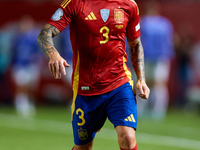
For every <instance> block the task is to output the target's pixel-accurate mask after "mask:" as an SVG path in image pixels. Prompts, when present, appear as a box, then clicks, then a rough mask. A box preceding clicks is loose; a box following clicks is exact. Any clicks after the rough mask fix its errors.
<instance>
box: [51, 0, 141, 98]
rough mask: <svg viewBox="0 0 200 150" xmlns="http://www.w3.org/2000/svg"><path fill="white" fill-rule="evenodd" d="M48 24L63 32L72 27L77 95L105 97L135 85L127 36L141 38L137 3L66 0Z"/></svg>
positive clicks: (107, 0) (128, 1)
mask: <svg viewBox="0 0 200 150" xmlns="http://www.w3.org/2000/svg"><path fill="white" fill-rule="evenodd" d="M48 23H49V24H51V25H53V26H55V27H56V28H58V29H59V30H60V31H62V30H63V29H64V28H65V27H66V26H67V25H68V24H69V25H70V39H71V44H72V49H73V75H72V81H73V82H72V83H73V90H76V91H77V93H78V94H80V95H86V96H90V95H98V94H103V93H106V92H109V91H111V90H113V89H115V88H117V87H119V86H121V85H122V84H124V83H126V82H132V75H131V72H130V70H129V69H128V68H127V65H126V62H127V54H126V52H125V49H126V44H125V36H127V37H128V38H129V39H131V40H132V39H137V38H139V37H140V26H139V10H138V8H137V4H136V3H135V1H133V0H64V1H63V2H62V4H61V5H60V7H59V9H58V10H57V11H56V12H55V14H54V15H53V16H52V18H51V19H50V20H49V21H48Z"/></svg>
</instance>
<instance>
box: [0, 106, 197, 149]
mask: <svg viewBox="0 0 200 150" xmlns="http://www.w3.org/2000/svg"><path fill="white" fill-rule="evenodd" d="M70 120H71V119H70V110H69V108H67V107H60V106H55V107H52V106H51V107H38V108H37V114H36V116H35V117H34V118H22V117H20V116H18V115H17V114H16V113H15V110H14V109H13V108H8V107H0V150H71V148H72V147H73V135H72V128H71V123H70ZM136 136H137V142H138V147H139V150H168V149H170V150H200V115H198V113H197V112H194V111H193V112H186V111H183V110H170V111H168V113H167V117H166V120H164V121H160V122H158V121H152V120H151V119H139V120H138V130H137V132H136ZM93 150H119V148H118V144H117V135H116V133H115V130H114V128H113V125H112V124H111V123H110V122H109V121H107V122H106V123H105V125H104V127H103V129H102V130H101V131H100V132H99V133H97V135H96V138H95V142H94V148H93Z"/></svg>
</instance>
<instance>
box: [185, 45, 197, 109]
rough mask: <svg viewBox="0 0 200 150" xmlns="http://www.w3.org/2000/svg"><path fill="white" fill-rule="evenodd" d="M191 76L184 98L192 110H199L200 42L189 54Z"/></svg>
mask: <svg viewBox="0 0 200 150" xmlns="http://www.w3.org/2000/svg"><path fill="white" fill-rule="evenodd" d="M190 65H191V70H190V71H191V76H190V85H189V87H188V88H187V92H186V97H187V100H188V101H187V102H188V103H189V106H191V107H192V109H193V110H195V108H197V109H199V110H200V67H199V66H200V42H198V43H197V44H195V45H194V46H193V48H192V51H191V53H190Z"/></svg>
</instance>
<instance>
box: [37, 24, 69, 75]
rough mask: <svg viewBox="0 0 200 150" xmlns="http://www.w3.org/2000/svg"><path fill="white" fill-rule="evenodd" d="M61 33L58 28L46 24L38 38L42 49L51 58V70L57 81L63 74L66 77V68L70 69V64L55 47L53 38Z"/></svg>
mask: <svg viewBox="0 0 200 150" xmlns="http://www.w3.org/2000/svg"><path fill="white" fill-rule="evenodd" d="M59 33H60V31H59V30H58V29H57V28H56V27H54V26H52V25H50V24H46V25H45V26H44V28H43V29H42V30H41V32H40V34H39V36H38V38H37V41H38V43H39V45H40V47H41V49H42V50H43V52H44V53H45V54H46V55H47V56H48V57H49V64H48V65H49V70H50V71H51V73H52V74H53V76H54V77H55V78H56V79H60V78H61V73H62V74H63V75H66V71H65V67H69V64H68V63H67V62H66V60H64V59H63V58H62V57H61V56H60V54H59V53H58V51H57V50H56V48H55V47H54V43H53V37H54V36H56V35H58V34H59Z"/></svg>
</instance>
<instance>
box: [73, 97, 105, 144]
mask: <svg viewBox="0 0 200 150" xmlns="http://www.w3.org/2000/svg"><path fill="white" fill-rule="evenodd" d="M103 101H104V100H103V99H102V96H81V95H77V97H76V101H75V109H74V112H73V116H72V125H73V133H74V143H75V144H76V145H85V144H87V143H90V142H91V141H92V140H93V139H94V137H95V134H96V132H97V131H98V130H99V129H100V128H101V127H102V126H103V124H104V122H105V120H106V118H107V116H106V112H105V106H104V103H103Z"/></svg>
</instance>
